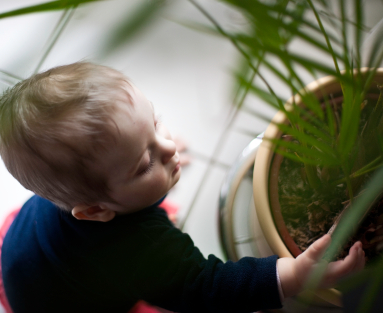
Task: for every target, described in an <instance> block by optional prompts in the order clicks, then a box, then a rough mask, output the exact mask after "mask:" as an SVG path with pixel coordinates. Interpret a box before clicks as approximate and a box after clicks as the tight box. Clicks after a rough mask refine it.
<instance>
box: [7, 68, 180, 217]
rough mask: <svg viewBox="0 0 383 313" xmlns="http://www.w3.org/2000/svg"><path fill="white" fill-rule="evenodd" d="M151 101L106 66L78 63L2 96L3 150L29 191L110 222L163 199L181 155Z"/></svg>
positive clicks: (76, 212) (75, 212)
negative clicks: (161, 124)
mask: <svg viewBox="0 0 383 313" xmlns="http://www.w3.org/2000/svg"><path fill="white" fill-rule="evenodd" d="M157 124H158V121H157V118H156V116H155V114H154V110H153V106H152V104H151V103H150V102H149V101H148V100H147V99H146V98H145V96H144V95H143V94H142V93H141V92H140V91H139V90H138V89H137V88H136V87H135V86H134V85H132V84H131V83H130V82H129V81H128V80H127V78H126V77H125V76H124V75H123V74H121V73H120V72H118V71H115V70H113V69H111V68H108V67H104V66H100V65H95V64H91V63H75V64H70V65H66V66H60V67H57V68H53V69H51V70H48V71H46V72H44V73H41V74H37V75H34V76H32V77H31V78H29V79H27V80H24V81H22V82H20V83H18V84H17V85H16V86H14V87H13V88H11V89H9V90H7V91H6V92H5V93H4V94H3V96H2V97H1V99H0V154H1V156H2V158H3V161H4V163H5V165H6V166H7V168H8V170H9V172H10V173H11V174H12V175H13V176H14V177H15V178H16V179H17V180H18V181H19V182H20V183H21V184H22V185H23V186H24V187H25V188H27V189H29V190H32V191H33V192H35V193H36V194H38V195H40V196H42V197H44V198H46V199H49V200H51V201H52V202H54V203H56V204H57V205H58V206H60V207H61V208H63V209H65V210H71V211H72V214H73V215H74V216H75V217H77V218H79V219H88V220H99V221H108V220H111V219H112V218H113V217H114V216H115V215H116V214H124V213H129V212H134V211H137V210H140V209H142V208H144V207H147V206H149V205H151V204H153V203H155V202H156V201H158V200H159V199H160V198H162V197H163V196H164V195H165V194H166V193H167V192H168V191H169V189H170V188H171V187H172V186H173V185H174V184H175V183H176V182H177V181H178V179H179V176H180V170H179V156H178V153H177V152H176V148H175V144H174V142H173V141H172V140H171V137H170V135H169V134H168V133H167V132H165V134H164V133H162V132H159V131H158V130H157V128H158V127H157V126H158V125H157Z"/></svg>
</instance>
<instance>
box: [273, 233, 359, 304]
mask: <svg viewBox="0 0 383 313" xmlns="http://www.w3.org/2000/svg"><path fill="white" fill-rule="evenodd" d="M330 242H331V237H330V236H329V235H325V236H323V237H322V238H320V239H319V240H317V241H316V242H314V243H313V244H312V245H311V246H310V247H309V248H308V249H307V250H306V251H305V252H304V253H302V254H301V255H299V256H298V257H297V258H296V259H293V258H281V259H278V261H277V269H278V273H279V278H280V281H281V286H282V291H283V294H284V297H286V298H287V297H291V296H294V295H296V294H298V293H299V292H300V291H301V290H302V289H303V286H304V284H305V283H306V281H307V278H308V277H309V275H310V274H311V272H312V270H313V269H314V268H315V267H316V266H317V264H318V262H319V260H320V258H321V257H322V255H323V253H324V251H325V250H326V248H327V247H328V246H329V245H330ZM364 263H365V259H364V251H363V249H362V244H361V243H360V242H359V241H358V242H356V243H355V244H354V245H353V246H352V247H351V249H350V253H349V255H348V256H347V257H346V258H345V259H344V260H340V261H336V262H331V263H329V264H328V266H327V269H326V272H325V274H324V276H323V279H322V281H321V283H320V287H322V288H327V287H331V286H334V284H335V283H336V282H337V281H338V280H339V279H340V278H342V277H344V276H346V275H348V274H351V273H354V272H357V271H360V270H361V269H363V267H364Z"/></svg>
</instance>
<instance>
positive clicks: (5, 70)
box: [0, 0, 383, 258]
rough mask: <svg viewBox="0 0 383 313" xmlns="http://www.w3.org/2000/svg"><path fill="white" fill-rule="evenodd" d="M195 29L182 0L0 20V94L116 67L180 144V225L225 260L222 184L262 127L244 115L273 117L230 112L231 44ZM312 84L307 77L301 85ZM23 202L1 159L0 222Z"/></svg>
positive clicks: (211, 7) (10, 5)
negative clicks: (92, 67) (78, 68)
mask: <svg viewBox="0 0 383 313" xmlns="http://www.w3.org/2000/svg"><path fill="white" fill-rule="evenodd" d="M68 2H69V1H68ZM72 2H76V1H72ZM41 3H42V4H44V3H48V1H45V2H44V1H41V0H12V1H11V0H8V1H2V3H1V5H0V16H1V13H4V12H9V11H13V10H17V9H20V8H24V7H27V6H28V7H29V6H33V5H38V4H41ZM198 3H200V4H201V5H202V6H203V8H204V9H205V10H206V11H207V12H209V13H210V14H211V15H212V16H213V17H214V18H215V19H216V20H217V21H219V22H220V24H221V25H223V26H224V27H225V28H226V29H241V28H242V29H243V28H246V25H245V24H244V22H243V19H242V18H241V14H240V13H239V12H237V11H234V10H232V9H231V8H230V7H228V6H227V5H225V4H223V3H222V2H219V1H213V0H200V1H199V2H198ZM363 5H364V6H365V8H366V10H365V12H366V14H367V16H368V18H367V19H366V29H365V32H366V34H367V35H368V34H370V33H373V31H374V29H375V28H376V26H377V25H378V24H379V21H381V19H382V16H383V14H382V13H383V2H382V1H381V0H366V1H364V3H363ZM2 17H4V16H2ZM200 24H204V25H209V27H212V25H211V23H210V22H209V21H208V20H207V19H206V17H205V16H204V15H203V14H202V13H201V12H200V11H199V10H198V9H197V8H196V7H195V6H194V5H193V4H192V3H190V2H189V1H183V0H178V1H150V0H130V1H126V0H109V1H90V2H87V3H84V4H81V5H79V6H73V7H70V8H67V9H64V10H56V11H46V12H38V13H32V14H25V15H24V14H23V15H18V16H12V17H6V18H2V19H0V42H1V49H0V91H3V90H5V89H6V88H7V87H9V86H11V85H13V84H14V83H15V82H17V81H18V80H19V79H23V78H27V77H29V76H30V75H32V74H33V73H36V72H40V71H44V70H47V69H49V68H51V67H54V66H58V65H63V64H68V63H72V62H77V61H81V60H86V61H91V62H96V63H100V64H103V65H108V66H111V67H113V68H115V69H117V70H120V71H122V72H123V73H124V74H125V75H126V76H128V77H129V78H130V79H131V81H132V82H133V83H134V84H135V85H137V86H138V88H139V89H141V90H142V91H143V93H144V94H145V95H146V96H147V98H148V99H149V100H151V101H152V102H153V104H154V106H155V110H156V111H157V113H159V114H160V115H161V120H162V122H163V123H164V124H165V125H166V126H167V127H168V128H169V129H170V131H171V132H172V134H173V135H178V136H181V137H183V138H184V139H185V140H186V141H187V142H188V144H189V153H190V155H191V156H192V162H191V164H190V165H188V166H187V167H185V168H183V170H182V177H181V179H180V182H179V183H178V184H177V185H176V186H175V188H174V189H173V190H172V191H171V192H170V194H169V199H170V200H172V201H173V202H174V203H175V204H177V205H178V206H179V207H180V211H179V216H178V221H179V226H180V227H182V229H183V230H184V231H185V232H187V233H189V234H190V235H191V237H192V238H193V240H194V242H195V244H196V245H197V246H198V247H199V248H200V250H201V251H202V253H203V254H204V255H205V256H207V255H208V254H211V253H212V254H215V255H217V256H218V257H221V258H224V253H223V252H222V249H221V245H220V242H219V235H218V198H219V191H220V188H221V185H222V182H223V180H224V178H225V176H226V174H227V172H228V170H229V169H230V167H231V166H232V164H233V163H234V161H235V159H236V157H237V156H238V155H239V154H240V153H241V151H242V150H243V149H244V148H245V147H246V146H247V145H248V144H249V143H250V142H251V140H252V139H253V138H254V136H255V135H256V134H259V133H261V132H263V131H264V130H265V128H266V126H267V123H266V122H264V121H263V120H261V119H259V118H257V117H256V115H254V114H253V113H252V112H254V111H257V112H261V113H262V114H264V115H266V116H268V117H272V116H273V114H274V113H275V112H274V111H273V110H272V109H270V107H268V106H266V105H264V104H263V103H262V102H261V101H260V100H257V99H255V98H253V97H251V96H249V97H247V98H246V100H245V101H244V104H243V105H242V108H241V109H240V110H238V109H237V107H236V104H237V103H238V95H236V84H235V79H234V77H233V73H234V72H235V70H236V69H237V67H238V64H239V61H240V60H239V59H240V58H239V55H238V53H237V51H236V49H235V48H234V47H233V45H232V44H231V43H230V41H228V40H227V39H225V38H223V37H220V36H218V35H217V34H215V33H214V32H212V31H209V29H208V28H202V27H198V25H200ZM380 24H381V23H380ZM198 28H199V29H198ZM367 37H368V36H367ZM294 44H295V49H297V51H303V50H304V51H305V52H306V53H310V54H314V55H315V54H317V58H318V59H321V58H323V56H322V55H321V54H320V53H318V52H316V51H311V50H307V49H309V48H308V47H305V46H302V44H301V43H299V42H296V43H294ZM366 46H367V44H366ZM329 62H331V60H329ZM311 80H312V78H310V77H309V76H308V77H307V83H309V82H310V81H311ZM273 88H274V89H275V90H278V92H279V93H280V94H282V95H283V96H284V98H285V99H287V98H289V97H290V93H289V91H288V90H286V89H285V87H283V86H281V88H278V81H275V83H274V85H273ZM30 196H31V192H29V191H27V190H25V189H24V188H23V187H21V186H20V185H19V184H18V183H17V181H15V180H14V179H13V178H12V177H11V176H10V174H9V173H8V172H7V170H6V169H5V167H4V165H3V164H2V163H1V164H0V221H2V220H3V219H4V217H5V215H6V214H7V213H8V212H9V211H11V210H12V209H14V208H18V207H20V206H21V205H22V204H23V203H24V202H25V201H26V200H27V199H28V198H29V197H30Z"/></svg>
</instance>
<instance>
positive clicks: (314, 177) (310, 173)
mask: <svg viewBox="0 0 383 313" xmlns="http://www.w3.org/2000/svg"><path fill="white" fill-rule="evenodd" d="M305 172H306V175H307V180H308V182H309V185H310V187H311V188H313V189H315V190H316V189H318V188H319V187H320V185H321V181H320V179H319V177H318V174H317V167H316V166H315V165H311V164H307V163H305Z"/></svg>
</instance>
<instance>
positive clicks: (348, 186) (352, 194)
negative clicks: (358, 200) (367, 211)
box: [342, 166, 354, 203]
mask: <svg viewBox="0 0 383 313" xmlns="http://www.w3.org/2000/svg"><path fill="white" fill-rule="evenodd" d="M342 168H343V171H344V172H345V173H348V171H347V172H346V171H345V166H342ZM345 178H346V185H347V190H348V195H349V197H350V201H351V203H352V202H353V200H354V191H353V190H352V184H351V179H350V175H348V174H346V177H345Z"/></svg>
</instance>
